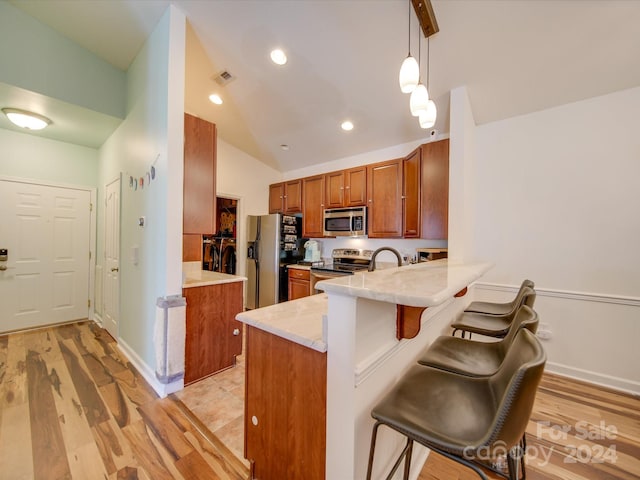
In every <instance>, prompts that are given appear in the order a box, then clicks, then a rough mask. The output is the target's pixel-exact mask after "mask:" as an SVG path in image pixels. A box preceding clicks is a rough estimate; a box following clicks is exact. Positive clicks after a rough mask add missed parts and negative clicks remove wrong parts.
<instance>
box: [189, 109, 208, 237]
mask: <svg viewBox="0 0 640 480" xmlns="http://www.w3.org/2000/svg"><path fill="white" fill-rule="evenodd" d="M215 138H216V126H215V125H214V124H213V123H210V122H207V121H206V120H202V119H201V118H197V117H194V116H192V115H189V114H186V113H185V115H184V185H183V188H184V194H183V195H184V196H183V202H184V205H183V217H182V218H183V233H184V234H209V235H210V234H213V233H215V229H216V226H215V200H216V192H215V184H216V177H215V174H216V168H215V156H216V147H215Z"/></svg>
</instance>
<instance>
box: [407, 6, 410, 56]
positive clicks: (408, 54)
mask: <svg viewBox="0 0 640 480" xmlns="http://www.w3.org/2000/svg"><path fill="white" fill-rule="evenodd" d="M408 3H409V9H408V12H409V28H408V29H407V30H408V32H409V35H408V38H409V51H408V52H407V57H410V56H411V0H409V2H408Z"/></svg>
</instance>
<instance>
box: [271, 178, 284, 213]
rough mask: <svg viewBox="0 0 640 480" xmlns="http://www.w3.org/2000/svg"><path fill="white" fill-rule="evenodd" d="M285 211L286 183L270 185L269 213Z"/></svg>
mask: <svg viewBox="0 0 640 480" xmlns="http://www.w3.org/2000/svg"><path fill="white" fill-rule="evenodd" d="M283 212H284V183H274V184H273V185H269V213H283Z"/></svg>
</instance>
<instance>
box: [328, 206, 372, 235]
mask: <svg viewBox="0 0 640 480" xmlns="http://www.w3.org/2000/svg"><path fill="white" fill-rule="evenodd" d="M323 234H324V236H325V237H362V236H364V235H366V234H367V207H349V208H330V209H327V210H325V211H324V226H323Z"/></svg>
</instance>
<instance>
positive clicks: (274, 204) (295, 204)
mask: <svg viewBox="0 0 640 480" xmlns="http://www.w3.org/2000/svg"><path fill="white" fill-rule="evenodd" d="M301 211H302V180H289V181H288V182H282V183H274V184H273V185H269V213H300V212H301Z"/></svg>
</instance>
